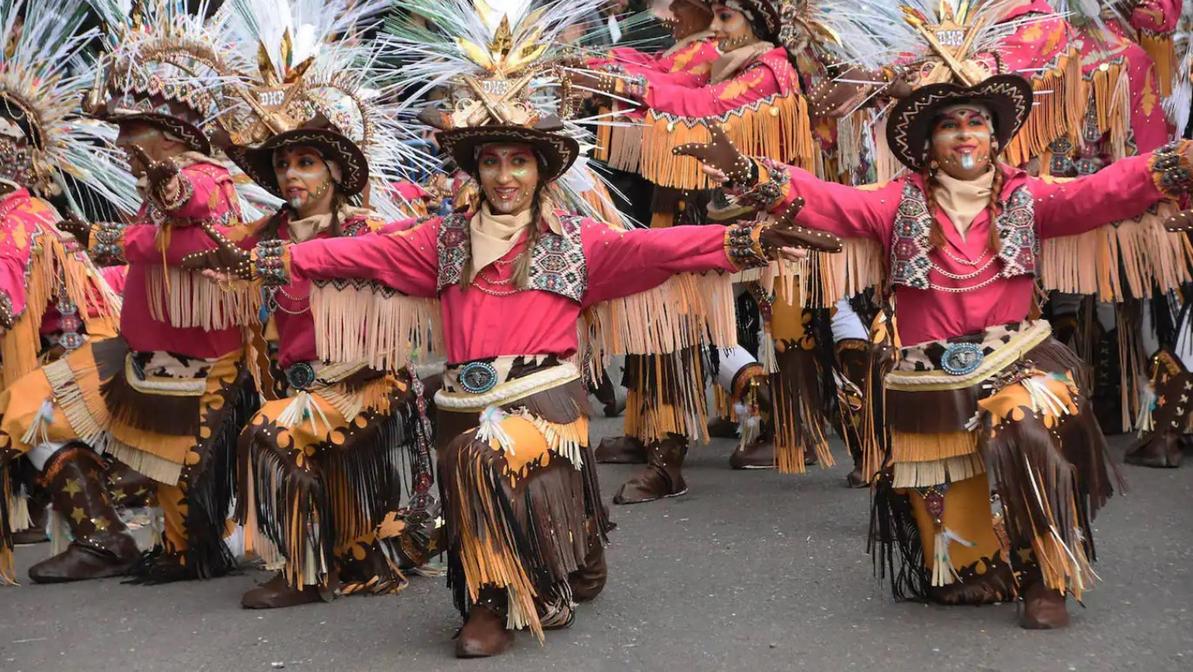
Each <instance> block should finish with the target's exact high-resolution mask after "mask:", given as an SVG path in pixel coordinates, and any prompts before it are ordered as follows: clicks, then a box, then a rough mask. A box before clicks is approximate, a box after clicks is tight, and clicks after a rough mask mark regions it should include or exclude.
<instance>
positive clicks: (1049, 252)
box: [1040, 202, 1193, 301]
mask: <svg viewBox="0 0 1193 672" xmlns="http://www.w3.org/2000/svg"><path fill="white" fill-rule="evenodd" d="M1176 211H1177V206H1176V205H1175V204H1172V203H1167V202H1165V203H1162V204H1161V205H1160V206H1159V207H1158V208H1156V209H1155V211H1154V212H1147V213H1145V214H1144V215H1143V216H1142V217H1140V218H1138V219H1132V220H1126V221H1124V222H1117V223H1115V224H1107V225H1105V226H1101V227H1099V228H1097V229H1094V230H1093V231H1088V232H1086V233H1083V234H1080V235H1076V236H1063V237H1060V238H1047V239H1045V240H1044V241H1043V254H1042V257H1041V264H1040V265H1041V269H1040V271H1041V272H1040V277H1041V281H1042V283H1043V287H1044V289H1045V290H1057V291H1061V292H1068V293H1072V294H1096V295H1097V296H1098V299H1099V300H1100V301H1123V300H1125V299H1126V297H1127V296H1128V292H1129V293H1130V294H1129V295H1131V296H1149V295H1151V293H1152V290H1153V286H1159V289H1160V291H1161V292H1167V291H1170V290H1178V289H1179V288H1180V286H1181V284H1182V283H1185V282H1189V281H1191V280H1193V242H1190V240H1189V237H1188V236H1186V235H1185V234H1183V233H1169V232H1167V231H1165V230H1164V220H1165V219H1167V218H1168V217H1169V216H1170V215H1172V214H1174V213H1175V212H1176Z"/></svg>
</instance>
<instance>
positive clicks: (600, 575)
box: [568, 541, 609, 602]
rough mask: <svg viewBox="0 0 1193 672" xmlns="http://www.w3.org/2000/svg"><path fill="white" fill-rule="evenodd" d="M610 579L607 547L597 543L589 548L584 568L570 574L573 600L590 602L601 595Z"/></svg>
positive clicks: (569, 580)
mask: <svg viewBox="0 0 1193 672" xmlns="http://www.w3.org/2000/svg"><path fill="white" fill-rule="evenodd" d="M608 578H609V566H608V565H606V564H605V547H604V546H601V544H600V542H599V541H598V542H596V543H595V544H593V545H592V546H589V548H588V557H586V558H584V568H583V569H577V570H576V571H574V572H572V573H571V574H568V585H570V586H571V587H572V599H574V600H576V601H577V602H589V601H591V600H593V599H595V598H596V596H597V595H600V594H601V591H602V590H604V588H605V581H606V580H607V579H608Z"/></svg>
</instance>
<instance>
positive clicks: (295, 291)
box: [273, 217, 381, 368]
mask: <svg viewBox="0 0 1193 672" xmlns="http://www.w3.org/2000/svg"><path fill="white" fill-rule="evenodd" d="M380 224H381V222H380V221H379V220H371V219H366V218H364V217H355V218H352V219H349V220H348V221H345V222H341V228H342V230H343V231H344V233H345V235H346V236H357V235H362V234H365V233H367V232H368V231H370V230H372V229H376V228H377V227H378V226H379V225H380ZM278 238H280V239H281V240H290V231H289V229H288V228H287V227H286V226H285V224H284V223H283V224H282V226H280V227H279V228H278ZM313 240H332V237H331V234H330V233H329V232H323V233H320V234H319V235H318V237H317V238H314V239H313ZM274 301H275V302H276V303H277V307H278V309H277V310H276V311H274V313H273V319H274V323H275V324H276V325H277V330H278V364H280V365H281V366H282V368H285V367H287V366H290V365H291V364H294V363H296V362H312V361H315V360H317V359H318V358H319V356H318V354H317V352H316V349H315V320H314V318H313V317H312V316H311V281H310V280H308V279H306V278H299V277H292V278H290V283H289V284H288V285H286V286H285V287H282V288H280V289H279V291H278V292H277V293H276V294H275V295H274Z"/></svg>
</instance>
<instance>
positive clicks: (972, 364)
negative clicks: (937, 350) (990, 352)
mask: <svg viewBox="0 0 1193 672" xmlns="http://www.w3.org/2000/svg"><path fill="white" fill-rule="evenodd" d="M983 359H985V355H983V354H982V347H981V346H980V345H978V344H976V343H953V344H951V345H949V346H948V347H947V348H945V349H944V354H943V355H942V356H941V357H940V368H942V369H944V371H945V373H947V374H949V375H950V376H964V375H968V374H970V373H973V372H974V371H977V370H978V367H979V366H981V365H982V360H983Z"/></svg>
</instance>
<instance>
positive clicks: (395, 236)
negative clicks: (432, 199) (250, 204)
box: [283, 217, 441, 297]
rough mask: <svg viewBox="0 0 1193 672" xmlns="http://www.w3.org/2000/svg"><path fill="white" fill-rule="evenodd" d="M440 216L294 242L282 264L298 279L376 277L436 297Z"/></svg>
mask: <svg viewBox="0 0 1193 672" xmlns="http://www.w3.org/2000/svg"><path fill="white" fill-rule="evenodd" d="M440 221H441V220H440V219H439V218H438V217H436V218H432V219H428V220H426V221H424V222H422V223H420V224H418V225H416V226H413V227H411V228H406V229H404V230H398V231H393V232H390V233H373V234H369V235H364V236H357V237H355V238H326V239H317V240H310V241H307V242H305V243H301V244H299V245H292V246H290V247H289V248H288V250H287V253H286V255H285V259H284V261H283V263H284V264H285V265H286V266H287V267H288V269H289V271H290V272H292V273H293V274H294V276H295V277H297V278H306V279H308V280H314V281H318V280H338V279H360V280H372V281H374V282H379V283H381V284H383V285H386V286H387V287H391V288H393V289H396V290H398V291H399V292H401V293H403V294H407V295H409V296H420V297H434V296H436V295H437V294H438V286H437V283H438V278H439V258H438V252H437V250H438V236H439V223H440ZM394 228H398V227H396V226H395V227H394Z"/></svg>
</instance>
